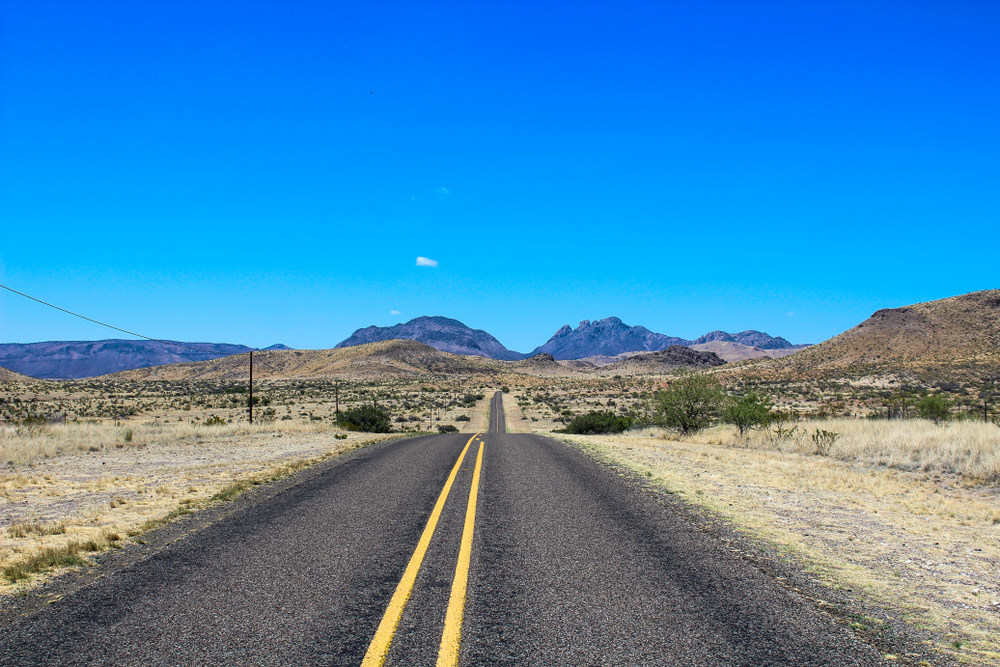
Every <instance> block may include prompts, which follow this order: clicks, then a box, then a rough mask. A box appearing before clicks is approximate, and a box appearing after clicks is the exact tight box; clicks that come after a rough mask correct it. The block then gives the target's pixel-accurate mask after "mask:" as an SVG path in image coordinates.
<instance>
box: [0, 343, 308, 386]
mask: <svg viewBox="0 0 1000 667" xmlns="http://www.w3.org/2000/svg"><path fill="white" fill-rule="evenodd" d="M171 343H174V344H171ZM192 348H197V349H192ZM264 349H266V350H288V349H291V348H288V347H286V346H285V345H281V344H278V345H272V346H271V347H268V348H264ZM198 350H203V351H198ZM250 351H254V352H256V351H257V348H252V347H247V346H246V345H232V344H229V343H178V342H176V341H162V342H161V341H152V340H94V341H50V342H46V343H6V344H0V366H3V367H4V368H7V369H10V370H12V371H16V372H18V373H22V374H24V375H29V376H31V377H35V378H40V379H44V380H56V379H59V380H69V379H76V378H86V377H94V376H96V375H107V374H108V373H117V372H119V371H127V370H131V369H134V368H148V367H150V366H162V365H163V364H176V363H183V362H187V361H207V360H209V359H218V358H220V357H226V356H230V355H233V354H245V353H247V352H250Z"/></svg>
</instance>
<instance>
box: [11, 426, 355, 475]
mask: <svg viewBox="0 0 1000 667" xmlns="http://www.w3.org/2000/svg"><path fill="white" fill-rule="evenodd" d="M330 430H335V427H334V426H332V425H330V424H324V423H322V422H301V421H285V422H281V421H279V422H275V423H271V424H253V425H250V424H247V423H246V422H238V423H235V424H222V425H206V424H201V423H191V422H173V423H162V422H157V421H152V422H139V423H129V424H127V425H124V424H123V425H121V426H116V425H115V424H114V423H113V422H77V423H74V422H70V423H62V424H52V425H48V426H44V427H41V428H34V429H24V428H19V427H17V426H12V425H8V426H0V464H3V463H6V464H7V465H8V466H10V465H14V466H23V465H29V466H30V465H32V464H34V463H37V462H38V461H40V460H42V459H52V458H56V457H58V456H74V455H78V454H81V453H82V454H87V453H96V452H101V451H107V450H112V449H126V448H135V449H142V448H144V447H147V446H149V445H150V444H157V445H164V444H171V443H185V442H189V443H193V442H211V441H222V440H228V439H232V438H234V437H244V436H254V435H260V434H265V433H267V434H271V433H273V434H289V435H291V434H304V433H320V432H324V431H330Z"/></svg>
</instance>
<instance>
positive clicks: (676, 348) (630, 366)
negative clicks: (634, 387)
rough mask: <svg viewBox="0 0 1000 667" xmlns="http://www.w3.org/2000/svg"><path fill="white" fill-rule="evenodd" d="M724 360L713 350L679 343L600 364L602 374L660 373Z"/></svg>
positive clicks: (721, 363)
mask: <svg viewBox="0 0 1000 667" xmlns="http://www.w3.org/2000/svg"><path fill="white" fill-rule="evenodd" d="M725 363H726V362H725V361H723V360H722V358H721V357H719V356H718V355H717V354H715V353H714V352H702V351H699V350H692V349H691V348H689V347H683V346H681V345H671V346H670V347H668V348H667V349H665V350H659V351H657V352H640V353H639V354H634V355H632V356H630V357H628V358H627V359H623V360H622V361H619V362H616V363H613V364H608V365H607V366H602V367H601V368H600V371H601V373H602V374H604V375H611V374H629V375H643V374H661V373H672V372H674V371H676V370H677V369H678V368H691V369H707V368H714V367H716V366H722V365H724V364H725Z"/></svg>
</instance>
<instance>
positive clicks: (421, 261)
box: [417, 257, 438, 266]
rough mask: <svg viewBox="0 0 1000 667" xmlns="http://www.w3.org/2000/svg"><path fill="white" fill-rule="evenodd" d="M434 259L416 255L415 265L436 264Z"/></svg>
mask: <svg viewBox="0 0 1000 667" xmlns="http://www.w3.org/2000/svg"><path fill="white" fill-rule="evenodd" d="M437 265H438V263H437V260H436V259H427V258H426V257H417V266H437Z"/></svg>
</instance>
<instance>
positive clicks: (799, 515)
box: [558, 420, 1000, 667]
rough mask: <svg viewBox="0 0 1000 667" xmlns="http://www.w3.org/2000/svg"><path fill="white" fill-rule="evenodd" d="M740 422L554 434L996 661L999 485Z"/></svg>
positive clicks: (939, 644)
mask: <svg viewBox="0 0 1000 667" xmlns="http://www.w3.org/2000/svg"><path fill="white" fill-rule="evenodd" d="M859 422H860V420H859ZM818 424H819V428H823V427H824V425H825V428H826V430H838V427H839V425H837V424H836V423H834V422H818ZM858 426H859V427H863V428H868V429H870V428H872V427H873V426H877V424H874V425H873V424H872V423H870V422H869V423H864V422H861V423H859V424H858ZM884 426H885V427H887V428H888V429H890V431H889V432H890V433H891V434H893V435H892V437H895V438H901V437H902V435H901V434H904V433H906V431H905V427H906V426H919V424H917V425H914V424H909V425H907V424H906V423H903V424H902V425H900V424H898V423H897V424H893V423H892V422H889V423H887V424H884ZM893 426H896V427H900V428H901V430H896V431H892V430H891V429H892V427H893ZM839 428H840V430H841V431H843V432H844V434H845V435H844V437H843V438H840V439H838V440H837V441H836V442H835V443H834V445H833V448H834V449H835V450H836V448H837V447H839V446H841V444H842V443H841V440H850V439H851V438H852V437H853V438H856V439H858V440H860V436H859V435H858V434H854V435H852V433H851V432H850V430H849V429H848V428H844V427H839ZM949 428H951V427H949ZM993 428H994V429H995V427H993ZM735 430H736V429H735V428H732V427H729V428H728V429H722V428H720V429H712V430H710V431H706V432H702V433H700V434H697V435H693V436H688V437H685V438H684V439H683V440H681V439H677V438H676V436H674V435H670V437H664V435H668V434H665V433H663V432H659V431H653V430H648V431H646V432H645V433H637V432H631V433H626V434H620V435H597V436H574V435H560V436H558V437H559V438H560V439H562V440H564V441H567V442H570V443H571V444H573V445H575V446H577V447H579V448H581V449H583V450H584V451H586V452H588V453H590V454H591V455H593V456H595V457H597V458H598V459H602V460H606V461H611V462H613V463H615V464H617V465H621V466H624V467H626V468H629V469H631V470H633V471H634V472H636V473H638V474H639V475H641V476H642V477H644V478H646V479H648V480H649V481H650V482H651V483H653V484H655V485H658V486H660V487H662V488H665V489H667V490H668V491H670V492H671V493H673V494H676V496H679V497H680V498H682V499H684V500H685V501H687V502H689V503H691V504H694V505H698V506H701V507H704V508H705V509H707V510H708V511H709V512H710V513H711V514H712V515H714V516H715V517H717V518H721V519H723V520H724V521H725V522H726V523H728V524H729V525H731V526H733V527H734V528H735V529H736V530H738V531H740V532H742V533H744V534H745V535H748V536H749V537H751V538H752V539H760V540H763V541H764V542H766V543H768V544H770V545H772V546H773V547H774V548H775V549H776V550H777V551H779V552H781V553H782V554H784V555H785V557H787V558H788V559H790V560H792V561H793V562H796V563H798V564H799V565H801V566H802V567H803V568H804V569H805V570H806V571H807V572H809V573H810V574H811V575H813V576H814V577H815V579H816V580H817V581H819V582H822V583H824V584H825V585H827V586H830V587H834V588H837V589H840V590H843V591H846V592H847V593H848V595H849V596H850V597H853V598H857V599H860V600H863V601H866V602H869V603H875V604H877V605H880V606H882V607H883V608H885V609H887V610H889V611H890V612H891V613H893V614H894V615H895V616H896V617H897V618H901V619H903V620H905V621H907V622H909V623H910V624H912V625H913V626H914V627H916V628H918V629H926V630H928V631H930V632H931V634H932V636H933V637H934V642H935V643H934V645H935V647H936V649H937V650H939V651H941V652H944V653H949V654H952V655H953V657H956V658H957V659H958V660H959V661H960V662H962V663H963V664H970V665H982V666H983V667H985V666H987V665H996V664H1000V639H998V638H1000V583H998V580H997V577H996V564H997V562H998V561H1000V497H998V495H997V490H996V488H995V487H987V486H985V485H982V484H977V483H970V482H969V481H968V480H966V479H963V478H962V477H960V476H958V475H947V474H940V473H935V474H927V473H925V472H922V471H920V470H912V469H910V468H905V469H898V468H889V467H885V466H882V465H875V464H873V462H862V461H858V460H841V459H840V458H835V457H832V456H818V455H815V454H814V453H812V452H813V443H812V440H811V438H810V437H809V435H808V434H805V435H803V436H802V437H800V438H796V439H793V440H789V441H788V442H786V443H784V444H783V445H782V448H781V449H778V448H777V447H775V446H773V445H770V444H767V443H763V442H760V443H758V444H759V447H754V446H750V447H746V446H744V447H733V446H728V445H731V444H732V443H733V442H734V440H733V432H735ZM800 430H804V429H800ZM997 430H1000V429H997ZM877 432H878V431H867V432H864V431H861V432H860V433H863V434H867V436H869V437H872V434H873V433H877ZM917 432H918V433H919V432H920V430H919V429H918V431H917ZM928 437H930V436H928ZM699 438H700V439H702V440H709V441H711V442H697V441H696V439H699ZM754 442H756V441H754ZM927 442H930V443H931V444H932V445H934V444H935V443H938V444H939V442H940V441H938V440H934V439H929V440H928V441H927ZM851 446H852V447H853V446H855V445H851ZM942 448H943V449H944V450H946V451H947V446H946V445H945V446H942ZM866 625H868V626H871V625H872V624H871V623H867V622H866ZM855 630H856V631H857V630H859V628H855ZM934 664H937V663H936V661H935V662H934Z"/></svg>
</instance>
